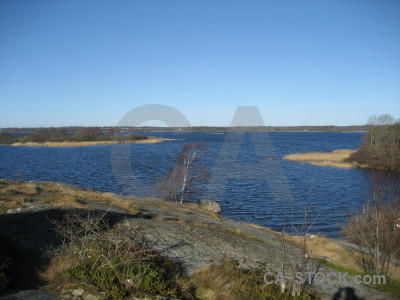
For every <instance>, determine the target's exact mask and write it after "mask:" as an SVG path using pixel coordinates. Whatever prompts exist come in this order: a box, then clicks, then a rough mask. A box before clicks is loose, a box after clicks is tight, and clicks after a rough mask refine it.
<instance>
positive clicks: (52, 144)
mask: <svg viewBox="0 0 400 300" xmlns="http://www.w3.org/2000/svg"><path fill="white" fill-rule="evenodd" d="M173 140H174V139H165V138H156V137H149V138H147V139H143V140H137V141H82V142H75V141H64V142H43V143H37V142H25V143H21V142H18V143H14V144H11V145H10V146H14V147H21V146H24V147H86V146H99V145H115V144H154V143H159V142H163V141H173Z"/></svg>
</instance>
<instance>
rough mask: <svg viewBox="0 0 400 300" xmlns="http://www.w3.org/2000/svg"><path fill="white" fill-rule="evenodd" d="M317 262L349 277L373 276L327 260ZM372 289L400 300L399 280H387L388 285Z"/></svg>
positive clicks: (378, 285)
mask: <svg viewBox="0 0 400 300" xmlns="http://www.w3.org/2000/svg"><path fill="white" fill-rule="evenodd" d="M315 260H316V261H319V262H321V263H322V264H324V265H325V266H327V267H329V268H331V269H333V270H336V271H338V272H341V273H346V272H347V273H348V274H349V275H352V276H356V275H360V276H365V275H372V274H367V273H362V272H357V271H355V270H353V269H350V268H347V267H343V266H341V265H337V264H334V263H331V262H328V261H326V260H323V259H315ZM368 286H369V287H371V288H374V289H376V290H378V291H380V292H384V293H389V294H391V295H393V296H396V297H398V298H399V299H400V281H399V280H394V279H390V278H388V279H387V280H386V284H383V283H382V284H369V285H368Z"/></svg>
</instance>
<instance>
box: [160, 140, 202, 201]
mask: <svg viewBox="0 0 400 300" xmlns="http://www.w3.org/2000/svg"><path fill="white" fill-rule="evenodd" d="M206 151H207V147H206V145H205V144H204V143H203V142H199V143H191V144H186V145H184V146H183V147H182V149H181V151H180V152H179V154H178V155H177V158H176V161H175V164H174V166H173V167H172V168H171V169H170V170H169V172H168V173H167V175H166V176H165V177H164V178H163V179H162V180H161V182H160V183H159V184H158V185H157V187H156V188H157V190H158V192H159V194H160V196H161V197H162V198H164V199H165V200H169V201H175V202H180V203H183V202H184V201H185V200H187V198H189V195H190V194H191V193H194V192H195V191H196V184H198V183H201V182H204V181H205V179H206V174H207V173H208V172H207V170H206V168H205V167H204V165H203V164H202V157H203V156H204V154H205V153H206Z"/></svg>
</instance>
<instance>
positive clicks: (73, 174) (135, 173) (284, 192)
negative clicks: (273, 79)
mask: <svg viewBox="0 0 400 300" xmlns="http://www.w3.org/2000/svg"><path fill="white" fill-rule="evenodd" d="M144 134H146V135H152V136H158V137H167V138H174V139H177V140H174V141H165V142H162V143H156V144H126V145H100V146H90V147H55V148H50V147H11V146H0V178H17V179H22V180H25V181H30V180H48V181H60V182H65V183H71V184H76V185H79V186H83V187H87V188H91V189H96V190H101V191H106V192H114V193H117V194H134V195H136V196H140V197H145V196H155V191H154V190H153V189H152V186H153V185H154V183H156V182H157V180H158V178H159V177H160V176H162V175H164V174H166V172H167V170H168V169H169V168H170V167H171V166H172V165H173V163H174V159H175V156H176V155H177V153H179V150H180V149H181V147H182V146H183V145H185V144H187V143H192V142H198V141H204V142H205V143H206V145H207V146H208V148H209V151H208V153H207V156H206V157H205V158H204V162H205V164H206V165H207V167H208V168H209V170H210V176H209V182H208V184H207V185H206V186H205V190H204V192H203V193H202V194H201V195H198V199H200V198H201V199H212V200H216V201H218V202H219V203H220V204H221V206H222V214H223V215H224V216H226V217H229V218H232V219H234V220H237V221H244V222H250V223H256V224H259V225H263V226H267V227H270V228H272V229H274V230H281V229H282V226H283V225H284V224H285V226H286V228H287V230H288V231H291V229H293V226H294V228H298V227H296V226H297V225H298V224H304V223H306V224H312V225H313V228H312V229H311V232H316V231H319V232H321V233H323V234H325V235H327V236H330V237H338V236H339V226H338V225H339V224H340V223H342V222H344V220H345V219H344V216H345V215H346V214H348V213H349V212H351V211H353V210H355V209H360V207H362V204H363V201H364V199H365V198H366V196H367V195H368V190H369V177H370V174H369V172H368V171H365V170H359V169H338V168H331V167H320V166H312V165H308V164H300V163H295V162H290V161H282V160H281V158H282V157H283V156H284V155H286V154H290V153H295V152H311V151H323V152H328V151H329V152H330V151H333V150H335V149H357V148H358V147H359V145H360V142H361V139H362V133H316V132H269V133H251V132H250V133H223V134H218V133H165V132H162V133H154V132H153V133H144ZM198 199H197V200H198ZM194 200H196V199H194ZM305 207H306V208H307V209H308V212H309V213H308V218H309V219H308V220H307V221H305V220H304V208H305Z"/></svg>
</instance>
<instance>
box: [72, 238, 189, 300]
mask: <svg viewBox="0 0 400 300" xmlns="http://www.w3.org/2000/svg"><path fill="white" fill-rule="evenodd" d="M112 248H113V245H112V244H111V242H107V241H94V242H92V243H91V245H90V247H89V249H87V250H88V253H90V254H88V255H87V257H86V258H85V259H84V261H83V262H82V263H79V264H78V265H76V266H74V267H72V268H70V269H68V270H67V271H66V273H65V274H64V276H65V277H66V278H68V279H71V280H74V281H80V282H86V283H90V284H92V285H95V286H97V287H98V288H100V289H101V290H102V291H103V292H104V293H105V294H106V297H107V298H108V299H123V298H125V297H127V296H128V295H131V294H134V295H135V296H138V295H148V296H149V295H150V296H151V295H154V296H155V295H161V296H166V297H173V298H179V297H180V296H181V295H182V293H181V290H180V287H179V285H178V283H177V281H176V279H177V274H179V269H178V267H177V266H176V265H174V264H173V263H172V262H171V261H170V260H168V259H165V258H163V257H161V256H160V255H158V254H157V253H150V252H148V251H145V250H144V249H141V248H140V247H139V246H137V247H135V248H129V249H123V248H120V249H119V251H120V253H115V252H110V250H109V249H112ZM132 253H133V254H134V257H133V256H132ZM109 254H110V255H109ZM113 254H117V255H113ZM118 254H119V255H118Z"/></svg>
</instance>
